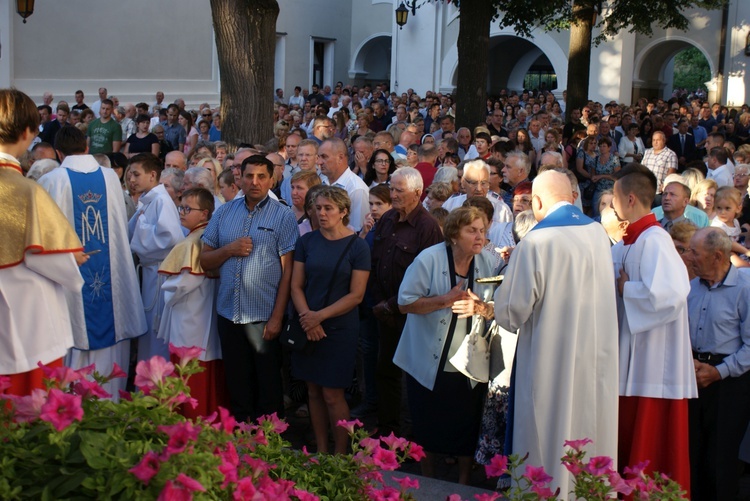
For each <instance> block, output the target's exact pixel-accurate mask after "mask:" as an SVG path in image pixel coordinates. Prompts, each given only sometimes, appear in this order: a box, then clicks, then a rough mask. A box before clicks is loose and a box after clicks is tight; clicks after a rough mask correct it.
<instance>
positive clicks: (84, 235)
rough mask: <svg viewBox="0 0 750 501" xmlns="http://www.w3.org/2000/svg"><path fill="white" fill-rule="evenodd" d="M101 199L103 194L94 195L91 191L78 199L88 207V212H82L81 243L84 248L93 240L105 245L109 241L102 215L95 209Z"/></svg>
mask: <svg viewBox="0 0 750 501" xmlns="http://www.w3.org/2000/svg"><path fill="white" fill-rule="evenodd" d="M101 198H102V195H101V194H99V193H94V192H92V191H91V190H89V191H87V192H86V193H83V194H81V195H78V199H79V200H80V201H81V202H83V203H84V204H85V205H86V210H84V211H83V212H81V242H82V243H83V245H84V246H86V243H87V242H89V241H90V240H91V239H92V238H93V239H96V240H98V241H99V242H101V243H103V244H106V243H107V239H106V237H105V236H104V223H103V222H102V213H101V211H100V210H99V209H97V208H96V207H95V205H96V204H97V203H99V200H101ZM88 204H92V205H88Z"/></svg>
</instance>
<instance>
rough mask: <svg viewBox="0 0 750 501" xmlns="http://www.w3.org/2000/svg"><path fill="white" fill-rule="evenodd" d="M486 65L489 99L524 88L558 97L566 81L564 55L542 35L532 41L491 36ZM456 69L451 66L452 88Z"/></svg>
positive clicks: (557, 46)
mask: <svg viewBox="0 0 750 501" xmlns="http://www.w3.org/2000/svg"><path fill="white" fill-rule="evenodd" d="M552 61H556V63H553V62H552ZM488 66H489V68H488V75H487V93H488V94H489V95H491V96H492V95H498V94H499V93H500V90H501V89H507V90H508V91H517V92H520V91H522V90H523V89H524V88H532V89H533V88H540V87H544V88H546V89H547V90H551V91H553V92H555V93H556V94H561V93H562V86H564V85H565V83H566V82H567V78H568V75H567V58H566V56H565V53H564V52H563V51H562V49H561V48H560V46H559V45H558V44H557V43H556V42H555V41H554V39H552V37H550V36H549V35H548V34H546V33H540V34H537V35H535V37H534V38H533V39H526V38H521V37H519V36H516V35H515V34H511V33H504V32H497V33H493V34H492V35H491V37H490V48H489V57H488ZM456 70H457V66H453V74H452V84H453V86H454V87H455V85H456V78H457V75H456Z"/></svg>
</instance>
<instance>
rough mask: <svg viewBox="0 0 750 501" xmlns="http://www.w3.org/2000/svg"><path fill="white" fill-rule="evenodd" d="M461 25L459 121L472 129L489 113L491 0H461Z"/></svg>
mask: <svg viewBox="0 0 750 501" xmlns="http://www.w3.org/2000/svg"><path fill="white" fill-rule="evenodd" d="M460 5H461V14H460V15H461V17H460V23H459V28H458V41H457V46H458V70H457V71H458V80H457V88H456V123H457V125H459V126H461V127H469V128H470V129H473V128H474V127H476V126H477V125H480V124H481V125H484V124H485V122H486V116H487V113H486V111H485V107H486V105H487V60H488V57H489V50H490V23H491V22H492V14H493V7H492V2H490V1H488V0H461V4H460Z"/></svg>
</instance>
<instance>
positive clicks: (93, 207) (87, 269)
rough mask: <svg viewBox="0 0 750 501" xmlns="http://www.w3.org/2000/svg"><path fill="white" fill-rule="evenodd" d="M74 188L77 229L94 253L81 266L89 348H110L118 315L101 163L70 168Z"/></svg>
mask: <svg viewBox="0 0 750 501" xmlns="http://www.w3.org/2000/svg"><path fill="white" fill-rule="evenodd" d="M68 176H69V177H70V186H71V190H72V192H73V215H74V216H73V219H74V221H75V230H76V233H77V234H78V237H79V238H80V239H81V242H82V243H83V248H84V252H91V251H100V252H97V253H95V254H91V255H90V257H89V260H88V261H87V262H86V264H84V265H83V266H81V268H80V270H81V275H82V276H83V279H84V281H85V283H84V285H83V311H84V316H85V318H86V332H87V334H88V339H89V348H88V349H89V350H98V349H101V348H108V347H110V346H113V345H114V344H115V315H114V307H113V298H112V273H111V267H110V255H109V225H108V223H109V217H108V213H107V185H106V183H105V182H104V174H103V173H102V170H101V167H100V168H99V169H98V170H96V171H94V172H91V173H88V174H84V173H81V172H75V171H72V170H70V169H68Z"/></svg>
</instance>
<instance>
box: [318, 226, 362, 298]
mask: <svg viewBox="0 0 750 501" xmlns="http://www.w3.org/2000/svg"><path fill="white" fill-rule="evenodd" d="M358 238H359V236H357V234H356V233H355V234H354V235H352V236H351V238H350V239H349V243H348V244H346V247H344V252H342V253H341V255H340V256H339V260H338V261H336V266H334V267H333V273H331V281H330V282H329V283H328V292H326V299H325V301H324V302H323V304H324V305H326V306H329V304H328V300H329V299H330V298H331V289H333V282H334V280H336V273H338V271H339V267H340V266H341V261H343V260H344V257H346V255H347V254H348V253H349V249H351V247H352V245H354V241H355V240H356V239H358Z"/></svg>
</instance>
